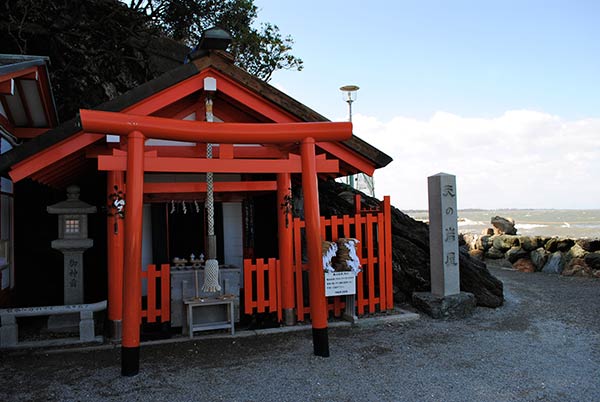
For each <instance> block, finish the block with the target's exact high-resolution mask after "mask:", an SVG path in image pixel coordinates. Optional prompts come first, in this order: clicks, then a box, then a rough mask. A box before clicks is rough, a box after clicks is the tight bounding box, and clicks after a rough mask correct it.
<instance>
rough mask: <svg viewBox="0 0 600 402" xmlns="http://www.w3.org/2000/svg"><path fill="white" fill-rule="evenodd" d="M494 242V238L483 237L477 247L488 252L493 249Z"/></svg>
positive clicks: (478, 241) (476, 244) (478, 240)
mask: <svg viewBox="0 0 600 402" xmlns="http://www.w3.org/2000/svg"><path fill="white" fill-rule="evenodd" d="M493 240H494V238H493V237H492V236H487V235H486V236H481V237H480V238H479V239H477V242H476V243H475V247H477V248H478V249H480V250H483V251H487V250H489V249H490V248H491V247H492V245H493V243H494V241H493Z"/></svg>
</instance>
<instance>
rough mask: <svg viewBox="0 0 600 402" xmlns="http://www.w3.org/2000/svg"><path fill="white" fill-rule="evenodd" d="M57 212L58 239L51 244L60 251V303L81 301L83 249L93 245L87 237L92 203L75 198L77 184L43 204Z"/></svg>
mask: <svg viewBox="0 0 600 402" xmlns="http://www.w3.org/2000/svg"><path fill="white" fill-rule="evenodd" d="M46 210H47V211H48V213H50V214H56V215H58V239H56V240H53V241H52V248H53V249H56V250H60V251H61V252H62V253H63V255H64V304H82V303H83V252H84V251H85V250H87V249H88V248H90V247H92V246H93V245H94V240H92V239H88V237H87V236H88V217H87V216H88V214H92V213H95V212H96V207H95V206H93V205H90V204H87V203H85V202H83V201H81V200H80V199H79V187H77V186H69V187H67V199H66V200H65V201H61V202H59V203H57V204H54V205H50V206H48V207H47V208H46Z"/></svg>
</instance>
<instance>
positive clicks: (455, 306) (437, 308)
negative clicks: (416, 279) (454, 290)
mask: <svg viewBox="0 0 600 402" xmlns="http://www.w3.org/2000/svg"><path fill="white" fill-rule="evenodd" d="M412 301H413V305H414V306H415V307H416V308H418V309H419V310H421V311H423V312H425V313H427V314H428V315H430V316H431V317H433V318H438V319H439V318H466V317H469V316H470V315H471V314H473V310H474V309H475V305H476V302H475V295H473V293H467V292H460V293H458V294H454V295H450V296H436V295H434V294H432V293H430V292H415V293H413V295H412Z"/></svg>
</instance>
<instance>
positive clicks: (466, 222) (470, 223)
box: [458, 218, 487, 226]
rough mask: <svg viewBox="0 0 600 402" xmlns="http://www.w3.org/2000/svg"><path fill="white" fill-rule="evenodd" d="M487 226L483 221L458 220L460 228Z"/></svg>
mask: <svg viewBox="0 0 600 402" xmlns="http://www.w3.org/2000/svg"><path fill="white" fill-rule="evenodd" d="M481 225H487V223H485V222H482V221H472V220H470V219H468V218H458V226H481Z"/></svg>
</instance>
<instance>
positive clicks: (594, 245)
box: [577, 239, 600, 253]
mask: <svg viewBox="0 0 600 402" xmlns="http://www.w3.org/2000/svg"><path fill="white" fill-rule="evenodd" d="M577 244H578V245H579V246H580V247H581V248H582V249H584V250H585V251H588V252H590V253H593V252H594V251H600V239H578V240H577Z"/></svg>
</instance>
